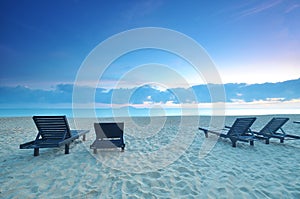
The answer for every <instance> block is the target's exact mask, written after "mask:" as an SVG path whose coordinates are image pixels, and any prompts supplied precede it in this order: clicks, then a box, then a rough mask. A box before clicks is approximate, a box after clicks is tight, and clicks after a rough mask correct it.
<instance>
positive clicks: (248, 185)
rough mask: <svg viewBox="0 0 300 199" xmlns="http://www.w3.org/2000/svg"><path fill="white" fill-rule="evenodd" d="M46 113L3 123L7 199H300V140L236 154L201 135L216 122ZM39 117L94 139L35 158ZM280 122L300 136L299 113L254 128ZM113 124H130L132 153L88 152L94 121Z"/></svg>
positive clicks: (2, 194) (261, 120) (241, 148)
mask: <svg viewBox="0 0 300 199" xmlns="http://www.w3.org/2000/svg"><path fill="white" fill-rule="evenodd" d="M28 111H29V110H28ZM31 111H32V110H31ZM44 111H45V112H38V113H37V112H30V111H29V112H23V114H24V115H19V116H18V117H15V116H13V117H7V116H5V117H4V116H2V117H0V135H1V138H2V139H1V140H0V147H1V152H0V176H1V178H0V184H1V186H0V198H300V156H299V152H300V140H287V141H285V143H279V141H278V140H277V139H271V141H270V144H269V145H266V144H265V143H264V142H262V141H255V142H254V146H250V145H249V144H248V143H242V142H238V144H237V147H236V148H233V147H231V142H230V140H228V139H223V138H219V139H218V138H217V137H216V136H210V137H209V138H205V137H204V135H203V133H202V132H200V131H199V130H198V127H199V126H203V127H205V126H209V125H210V122H211V121H212V118H211V117H209V116H160V117H158V116H156V117H154V116H153V117H142V116H139V117H99V118H89V117H83V118H73V117H71V116H70V115H69V114H68V112H64V111H63V110H61V111H62V112H56V111H53V112H52V111H51V110H44ZM25 113H26V114H28V115H26V114H25ZM2 114H3V113H2ZM6 114H8V113H6ZM36 114H64V115H68V121H69V123H70V126H71V129H88V130H90V132H89V133H88V134H87V140H86V141H81V140H76V141H75V142H74V143H72V144H71V145H70V154H68V155H65V154H64V148H63V147H62V148H56V149H53V148H51V149H41V150H40V156H37V157H34V156H33V150H21V149H19V145H20V144H22V143H24V142H28V141H31V140H34V139H35V136H36V133H37V130H36V127H35V125H34V123H33V121H32V118H31V116H32V115H36ZM274 116H280V117H288V118H290V120H289V121H288V122H287V123H286V124H285V125H284V130H285V131H286V133H288V134H295V135H300V124H295V123H293V121H300V115H259V116H255V117H257V120H256V121H255V123H254V124H253V126H252V130H259V129H261V128H262V127H263V126H264V125H265V124H266V123H267V122H268V121H269V120H270V119H271V118H272V117H274ZM217 117H218V118H219V119H220V116H217ZM237 117H244V116H226V117H224V118H223V119H224V124H226V125H231V124H232V123H233V122H234V120H235V119H236V118H237ZM247 117H248V116H247ZM107 121H119V122H124V124H125V128H124V139H125V144H126V147H125V152H120V150H117V149H113V150H103V151H101V150H100V151H98V153H97V154H93V151H92V150H91V149H90V148H89V146H90V144H91V143H92V142H93V141H94V140H95V132H94V129H93V123H94V122H107ZM211 125H212V126H213V124H211Z"/></svg>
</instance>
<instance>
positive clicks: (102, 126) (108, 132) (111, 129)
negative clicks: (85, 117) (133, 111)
mask: <svg viewBox="0 0 300 199" xmlns="http://www.w3.org/2000/svg"><path fill="white" fill-rule="evenodd" d="M94 128H95V133H96V140H95V141H94V142H93V144H92V145H91V146H90V148H91V149H93V150H94V153H97V149H103V148H116V147H119V148H121V149H122V151H124V148H125V143H124V139H123V129H124V123H94Z"/></svg>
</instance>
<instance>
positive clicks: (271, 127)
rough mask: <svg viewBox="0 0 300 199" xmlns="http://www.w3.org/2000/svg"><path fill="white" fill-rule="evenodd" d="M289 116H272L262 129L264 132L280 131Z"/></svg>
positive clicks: (261, 131)
mask: <svg viewBox="0 0 300 199" xmlns="http://www.w3.org/2000/svg"><path fill="white" fill-rule="evenodd" d="M288 120H289V118H286V117H274V118H272V119H271V120H270V121H269V122H268V123H267V124H266V125H265V126H264V127H263V128H262V129H261V130H260V131H259V133H262V134H272V133H275V132H276V131H278V130H279V129H280V128H281V127H282V126H283V125H284V124H285V123H286V122H287V121H288Z"/></svg>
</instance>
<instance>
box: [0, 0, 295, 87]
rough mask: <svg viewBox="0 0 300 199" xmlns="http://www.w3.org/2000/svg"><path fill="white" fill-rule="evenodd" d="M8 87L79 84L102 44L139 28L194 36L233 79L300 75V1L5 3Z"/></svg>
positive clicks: (0, 36)
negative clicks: (91, 54) (85, 66)
mask: <svg viewBox="0 0 300 199" xmlns="http://www.w3.org/2000/svg"><path fill="white" fill-rule="evenodd" d="M0 4H1V5H0V9H1V11H0V17H1V27H2V28H1V29H2V30H1V32H0V56H1V63H0V64H1V75H0V78H1V79H0V81H1V82H0V83H1V85H10V86H15V85H24V86H29V87H33V88H36V87H46V88H49V87H51V86H55V85H56V84H59V83H72V82H73V81H74V79H75V77H76V73H77V70H78V69H79V67H80V65H81V63H82V61H83V60H84V59H85V57H86V56H87V55H88V53H89V52H90V51H91V50H92V49H93V48H94V47H96V46H97V45H98V44H99V43H100V42H102V41H104V40H105V39H107V38H108V37H110V36H112V35H114V34H117V33H119V32H122V31H126V30H128V29H132V28H138V27H147V26H153V27H164V28H169V29H173V30H176V31H179V32H182V33H183V34H186V35H187V36H189V37H191V38H193V39H195V40H196V41H197V42H198V43H199V44H200V45H202V46H203V47H204V48H205V49H206V51H207V52H208V54H209V55H210V56H211V58H212V60H213V61H214V62H215V64H216V66H217V67H218V70H219V72H220V75H221V77H222V80H223V81H224V82H225V83H228V82H246V83H259V82H260V83H261V82H267V81H270V82H277V81H283V80H287V79H293V78H298V77H299V76H300V66H299V63H300V20H299V18H300V2H299V1H293V0H289V1H283V0H275V1H274V0H272V1H270V0H266V1H247V2H245V1H80V0H77V1H5V0H4V1H1V3H0Z"/></svg>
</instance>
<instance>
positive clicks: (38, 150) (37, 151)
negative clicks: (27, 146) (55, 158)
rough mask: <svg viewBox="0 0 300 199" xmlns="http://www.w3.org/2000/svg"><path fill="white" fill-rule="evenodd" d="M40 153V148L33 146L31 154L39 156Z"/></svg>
mask: <svg viewBox="0 0 300 199" xmlns="http://www.w3.org/2000/svg"><path fill="white" fill-rule="evenodd" d="M39 155H40V148H34V151H33V156H39Z"/></svg>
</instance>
